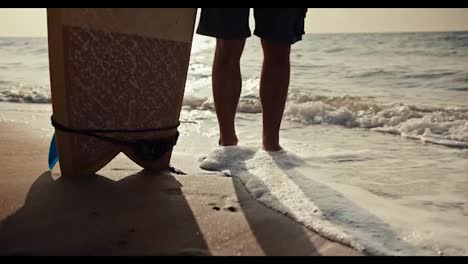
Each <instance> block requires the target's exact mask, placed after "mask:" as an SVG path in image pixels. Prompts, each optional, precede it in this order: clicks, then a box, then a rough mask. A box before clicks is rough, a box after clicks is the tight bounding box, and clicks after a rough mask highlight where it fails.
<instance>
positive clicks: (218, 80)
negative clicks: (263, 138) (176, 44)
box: [212, 38, 245, 146]
mask: <svg viewBox="0 0 468 264" xmlns="http://www.w3.org/2000/svg"><path fill="white" fill-rule="evenodd" d="M244 45H245V39H244V40H223V39H220V38H217V39H216V51H215V57H214V61H213V72H212V85H213V97H214V103H215V108H216V116H217V117H218V124H219V132H220V136H219V145H221V146H232V145H237V141H238V140H237V136H236V130H235V124H234V120H235V115H236V110H237V104H238V103H239V97H240V94H241V89H242V78H241V72H240V58H241V55H242V51H243V50H244Z"/></svg>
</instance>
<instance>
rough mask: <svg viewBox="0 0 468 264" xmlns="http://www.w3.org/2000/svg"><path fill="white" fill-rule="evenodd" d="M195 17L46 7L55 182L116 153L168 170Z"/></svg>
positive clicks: (187, 12)
mask: <svg viewBox="0 0 468 264" xmlns="http://www.w3.org/2000/svg"><path fill="white" fill-rule="evenodd" d="M195 17H196V8H95V9H93V8H50V9H47V25H48V45H49V65H50V84H51V97H52V109H53V118H52V123H53V124H54V127H55V135H54V138H53V142H54V141H55V142H56V147H57V149H56V151H57V155H58V160H59V164H60V170H61V173H62V175H63V176H66V177H75V176H83V175H88V174H92V173H95V172H97V171H98V170H99V169H101V168H102V167H104V166H105V165H106V164H107V163H108V162H110V161H111V160H112V159H113V158H114V157H115V156H116V155H117V154H119V153H120V152H123V153H124V154H125V155H127V156H128V157H129V158H130V159H132V160H133V161H134V162H136V163H137V164H139V165H140V166H142V167H143V168H146V169H152V170H155V169H156V170H158V169H164V168H168V166H169V161H170V158H171V154H172V146H173V145H174V144H175V142H176V141H177V136H178V131H177V126H178V124H179V117H180V111H181V107H182V100H183V95H184V89H185V82H186V77H187V71H188V65H189V59H190V50H191V43H192V38H193V33H194V26H195ZM161 142H162V143H161ZM51 150H52V151H53V145H51ZM154 152H160V153H159V154H158V153H156V154H157V155H154V154H155V153H154ZM161 152H162V153H161ZM145 153H146V154H145ZM148 153H149V156H148V155H147V154H148ZM152 154H153V155H152ZM50 160H51V159H49V162H51V161H50ZM53 160H54V159H53V157H52V163H53V162H54V161H53Z"/></svg>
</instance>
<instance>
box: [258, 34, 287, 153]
mask: <svg viewBox="0 0 468 264" xmlns="http://www.w3.org/2000/svg"><path fill="white" fill-rule="evenodd" d="M262 48H263V66H262V74H261V79H260V100H261V103H262V113H263V148H264V149H265V150H267V151H277V150H280V149H281V146H280V144H279V130H280V126H281V119H282V118H283V112H284V107H285V104H286V99H287V96H288V87H289V75H290V62H289V57H290V56H289V55H290V50H291V45H290V44H287V43H276V42H270V41H267V40H265V39H262Z"/></svg>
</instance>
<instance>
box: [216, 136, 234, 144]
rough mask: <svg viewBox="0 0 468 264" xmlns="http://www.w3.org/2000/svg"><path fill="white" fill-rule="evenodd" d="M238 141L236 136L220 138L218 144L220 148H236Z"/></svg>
mask: <svg viewBox="0 0 468 264" xmlns="http://www.w3.org/2000/svg"><path fill="white" fill-rule="evenodd" d="M237 143H238V140H237V137H236V136H233V137H220V138H219V141H218V144H219V145H220V146H237Z"/></svg>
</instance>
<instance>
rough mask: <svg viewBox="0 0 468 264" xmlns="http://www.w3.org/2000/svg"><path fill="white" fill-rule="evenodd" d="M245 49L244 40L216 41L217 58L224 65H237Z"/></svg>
mask: <svg viewBox="0 0 468 264" xmlns="http://www.w3.org/2000/svg"><path fill="white" fill-rule="evenodd" d="M242 50H243V42H241V41H237V40H221V39H218V40H217V41H216V60H217V62H218V63H220V64H223V65H237V64H239V63H240V58H241V55H242Z"/></svg>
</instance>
